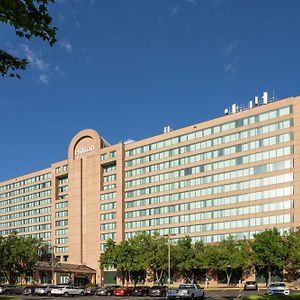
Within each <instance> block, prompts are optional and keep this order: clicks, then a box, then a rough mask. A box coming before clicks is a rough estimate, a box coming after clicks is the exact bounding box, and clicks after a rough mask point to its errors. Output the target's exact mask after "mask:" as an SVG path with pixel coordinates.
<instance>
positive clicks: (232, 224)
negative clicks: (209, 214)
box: [125, 214, 293, 239]
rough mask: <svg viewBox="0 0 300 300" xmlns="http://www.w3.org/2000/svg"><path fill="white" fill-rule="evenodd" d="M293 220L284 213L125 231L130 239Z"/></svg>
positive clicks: (274, 223) (289, 215)
mask: <svg viewBox="0 0 300 300" xmlns="http://www.w3.org/2000/svg"><path fill="white" fill-rule="evenodd" d="M292 221H293V217H292V215H291V214H284V215H275V216H266V217H258V218H247V219H241V220H235V221H226V222H215V223H207V224H195V225H190V226H180V227H171V228H169V227H168V228H161V229H152V230H143V231H133V232H130V231H129V232H126V233H125V238H126V239H130V238H132V237H134V236H135V235H137V234H140V233H146V234H150V235H154V234H159V235H172V234H190V233H197V232H207V231H214V230H228V229H235V228H243V227H254V226H262V225H277V224H283V223H289V222H292Z"/></svg>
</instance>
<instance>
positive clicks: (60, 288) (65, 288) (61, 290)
mask: <svg viewBox="0 0 300 300" xmlns="http://www.w3.org/2000/svg"><path fill="white" fill-rule="evenodd" d="M51 295H52V296H64V297H69V296H74V295H80V296H84V290H83V289H81V288H77V287H75V286H73V285H57V286H55V287H54V288H53V289H52V290H51Z"/></svg>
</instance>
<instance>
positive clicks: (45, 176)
mask: <svg viewBox="0 0 300 300" xmlns="http://www.w3.org/2000/svg"><path fill="white" fill-rule="evenodd" d="M49 178H51V173H47V174H43V175H39V176H35V177H31V178H28V179H24V180H20V181H17V182H14V183H10V184H6V185H3V186H0V192H3V191H6V190H11V189H15V188H17V187H20V186H22V185H27V184H31V183H33V182H38V181H43V180H47V179H49Z"/></svg>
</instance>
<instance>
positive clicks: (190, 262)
mask: <svg viewBox="0 0 300 300" xmlns="http://www.w3.org/2000/svg"><path fill="white" fill-rule="evenodd" d="M199 246H200V245H198V248H197V249H198V250H199V249H200V247H199ZM173 253H174V259H173V260H174V262H175V266H176V270H178V272H179V273H180V274H181V275H182V276H183V277H184V278H185V279H186V280H188V281H189V282H193V281H194V280H195V270H196V269H197V268H198V267H199V266H200V265H199V260H198V256H197V252H196V248H195V246H194V245H192V239H191V238H190V237H189V236H186V237H184V238H183V239H180V240H179V241H178V243H177V245H176V246H175V247H174V250H173Z"/></svg>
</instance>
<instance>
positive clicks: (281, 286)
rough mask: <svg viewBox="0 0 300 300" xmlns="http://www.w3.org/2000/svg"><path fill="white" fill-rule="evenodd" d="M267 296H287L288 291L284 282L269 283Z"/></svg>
mask: <svg viewBox="0 0 300 300" xmlns="http://www.w3.org/2000/svg"><path fill="white" fill-rule="evenodd" d="M267 293H268V295H269V296H270V295H275V294H282V295H286V296H287V295H289V294H290V289H289V288H288V287H287V285H286V283H285V282H271V283H270V284H269V286H268V289H267Z"/></svg>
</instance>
